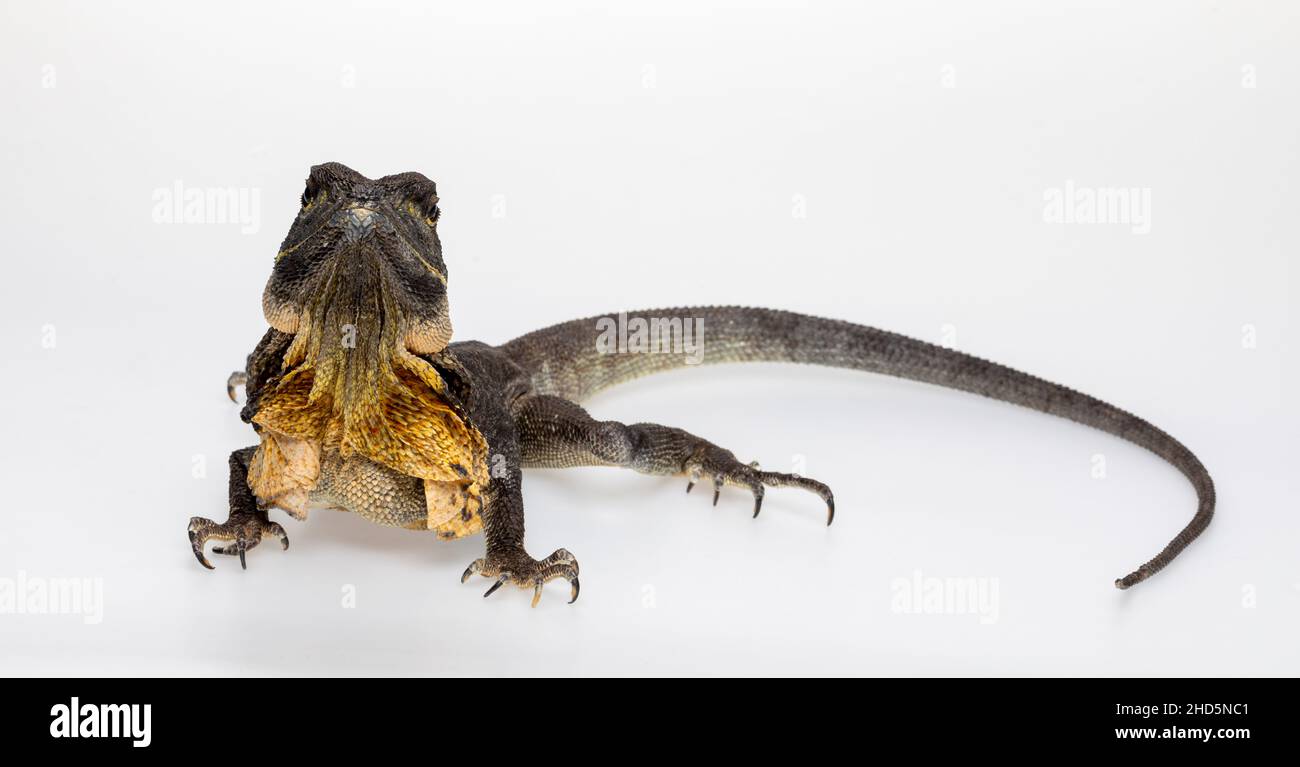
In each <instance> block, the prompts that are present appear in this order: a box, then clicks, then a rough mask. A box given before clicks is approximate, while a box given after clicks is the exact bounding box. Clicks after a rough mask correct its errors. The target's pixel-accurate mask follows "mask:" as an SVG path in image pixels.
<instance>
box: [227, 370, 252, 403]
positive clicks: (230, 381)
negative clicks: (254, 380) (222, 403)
mask: <svg viewBox="0 0 1300 767" xmlns="http://www.w3.org/2000/svg"><path fill="white" fill-rule="evenodd" d="M247 383H248V375H247V374H246V373H244V372H242V371H239V370H236V371H235V372H233V373H231V374H230V377H229V378H227V379H226V396H227V397H230V401H231V402H234V403H235V404H239V397H238V396H236V395H235V389H236V388H237V387H239V386H243V385H244V384H247Z"/></svg>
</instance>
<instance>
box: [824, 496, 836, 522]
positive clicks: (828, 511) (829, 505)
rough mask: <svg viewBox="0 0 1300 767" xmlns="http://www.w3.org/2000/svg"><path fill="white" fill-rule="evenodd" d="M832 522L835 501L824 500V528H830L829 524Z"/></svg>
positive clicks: (832, 499)
mask: <svg viewBox="0 0 1300 767" xmlns="http://www.w3.org/2000/svg"><path fill="white" fill-rule="evenodd" d="M834 521H835V499H834V498H827V499H826V526H827V527H830V526H831V523H832V522H834Z"/></svg>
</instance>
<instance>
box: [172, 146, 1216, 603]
mask: <svg viewBox="0 0 1300 767" xmlns="http://www.w3.org/2000/svg"><path fill="white" fill-rule="evenodd" d="M438 218H439V209H438V197H437V193H436V188H435V186H434V183H433V182H432V181H430V180H429V179H427V178H425V177H424V176H423V175H421V174H419V173H402V174H398V175H394V176H385V177H383V178H380V179H378V180H371V179H368V178H366V177H364V176H362V175H361V174H359V173H357V172H356V171H353V170H351V169H350V168H347V167H345V166H343V165H340V164H338V163H328V164H325V165H318V166H316V167H314V168H312V169H311V173H310V175H309V176H308V178H307V185H306V189H305V190H304V192H303V194H302V209H301V211H300V212H299V213H298V217H297V219H296V220H295V221H294V223H293V226H292V227H291V228H290V229H289V234H288V236H287V237H286V238H285V240H284V244H283V245H282V246H281V247H280V251H279V253H278V254H277V255H276V259H275V266H274V268H273V269H272V271H271V277H270V280H269V281H268V282H267V285H266V289H265V292H264V293H263V297H262V307H263V311H264V313H265V315H266V320H267V322H268V323H269V324H270V329H268V330H267V331H266V334H265V335H264V336H263V337H262V340H261V341H260V342H259V343H258V344H257V347H256V348H255V349H254V350H253V353H252V354H251V355H249V357H248V360H247V364H246V366H245V369H244V370H242V371H238V372H236V373H234V374H232V375H231V376H230V379H229V381H228V383H227V391H228V393H229V394H230V396H231V398H232V399H234V398H235V389H236V387H238V386H240V385H243V386H244V387H245V392H246V400H247V401H246V404H245V405H244V407H243V410H242V413H241V415H242V417H243V419H244V420H245V421H247V422H249V423H251V424H252V425H253V428H254V429H255V430H256V432H257V434H258V436H259V437H260V442H259V444H257V445H255V446H252V447H248V448H244V449H242V450H237V451H235V452H234V453H233V454H232V455H231V456H230V516H229V518H228V519H227V520H226V521H225V522H224V523H221V524H217V523H216V522H213V521H212V520H210V519H205V518H202V517H195V518H193V519H191V520H190V524H189V538H190V542H191V544H192V546H193V550H194V556H195V557H197V558H198V560H199V562H200V563H201V564H202V565H203V566H204V567H208V568H211V567H212V565H211V564H209V562H208V560H207V558H206V557H205V556H204V545H205V544H206V543H207V542H208V541H210V540H212V541H218V542H221V543H222V544H224V545H220V546H214V547H213V549H212V551H213V552H214V553H221V554H233V555H237V556H238V557H239V559H240V563H241V564H244V565H245V566H247V565H246V560H245V554H246V553H247V551H248V550H249V549H251V548H253V547H254V546H256V545H257V544H258V543H259V542H260V541H261V540H262V539H263V538H264V537H266V536H271V537H274V538H276V539H278V540H279V542H280V545H281V546H282V547H283V548H286V549H287V548H288V546H289V540H288V537H287V536H286V534H285V531H284V528H283V527H281V526H280V525H279V524H277V523H275V522H272V521H271V520H270V519H269V517H268V509H270V508H272V507H278V508H280V509H282V510H284V511H285V512H287V513H288V514H289V515H290V516H292V517H294V518H295V519H299V520H302V519H305V518H306V516H307V511H308V509H309V508H311V507H325V508H338V509H343V510H346V511H352V512H355V513H357V514H360V515H361V516H363V517H365V518H367V519H369V520H371V521H373V522H377V523H379V524H383V525H391V526H396V527H405V528H408V529H412V530H429V531H433V532H434V534H435V535H437V536H438V537H441V538H457V537H460V536H464V535H469V534H472V533H476V532H479V531H482V532H483V533H484V536H485V538H486V544H487V545H486V551H485V553H484V556H483V557H481V558H479V559H477V560H475V561H474V562H473V563H471V564H470V565H469V567H468V568H467V569H466V570H465V573H464V575H463V576H462V578H461V580H462V582H464V581H467V580H469V578H470V577H472V576H473V575H475V574H478V575H481V576H485V577H487V578H491V579H493V580H494V583H493V584H492V586H491V588H490V589H488V592H487V594H491V593H493V592H495V591H496V590H497V589H498V588H500V587H501V586H502V585H504V584H507V583H509V584H513V585H515V586H518V587H521V588H524V589H531V590H532V591H533V604H534V605H536V604H537V601H538V599H539V598H540V597H541V593H542V586H543V584H545V583H546V582H547V581H550V580H552V579H556V578H563V579H565V580H567V581H568V582H569V584H570V591H571V595H572V599H577V597H578V560H577V559H576V558H574V556H573V555H572V554H570V553H569V552H568V551H566V550H564V549H559V550H557V551H555V552H553V553H551V554H550V555H549V556H547V557H544V558H542V559H534V558H533V557H532V556H531V555H530V554H529V553H528V551H527V550H526V549H525V548H524V501H523V495H522V492H521V490H522V486H521V472H520V469H521V468H527V467H552V468H560V467H571V466H623V467H626V468H629V469H634V470H636V471H639V472H641V473H643V474H652V475H659V476H685V477H686V478H687V479H688V484H687V486H686V489H687V491H688V492H689V490H690V489H691V487H693V486H694V485H695V483H696V482H697V481H699V480H700V479H701V478H705V479H708V480H711V481H712V483H713V502H714V503H715V504H716V503H717V500H718V494H719V492H720V490H721V488H723V487H724V486H728V485H731V486H736V487H740V488H744V489H747V490H749V491H750V492H751V493H752V494H753V497H754V516H755V517H757V516H758V513H759V510H760V509H761V508H762V504H763V494H764V492H765V489H766V488H769V487H797V488H802V489H804V490H807V491H809V492H811V493H813V494H815V495H817V496H818V497H819V498H821V500H822V501H824V502H825V504H826V511H827V514H826V523H827V524H830V523H831V521H832V520H833V519H834V516H835V500H834V497H833V496H832V495H831V490H830V488H829V487H827V486H826V485H824V484H822V483H821V482H818V481H816V480H813V479H809V478H807V477H802V476H799V475H797V474H784V473H779V472H771V471H762V470H760V469H759V467H758V465H757V464H753V463H742V462H740V461H738V460H737V459H736V456H735V455H734V454H732V452H731V451H729V450H726V449H724V448H721V447H719V446H717V445H715V444H713V443H712V442H709V441H707V440H705V439H702V438H700V437H697V436H695V435H694V434H691V433H689V432H687V431H684V430H682V429H678V428H675V427H672V426H661V425H659V424H653V423H634V424H623V423H618V422H616V421H598V420H596V419H594V418H592V417H591V416H590V415H588V414H587V411H585V410H583V408H582V407H581V406H580V405H579V404H578V403H579V402H581V401H582V400H583V399H585V398H586V397H589V396H590V395H592V394H594V393H595V392H598V391H600V390H602V389H604V388H606V387H608V386H612V385H614V384H617V383H620V382H622V381H627V380H629V379H632V378H637V377H639V376H643V375H646V374H649V373H654V372H657V371H661V370H667V369H670V368H677V367H681V366H684V365H688V364H690V363H692V362H695V361H699V362H703V363H718V362H747V361H781V362H799V363H808V364H813V365H826V366H832V367H842V368H852V369H855V370H864V371H867V372H872V373H883V374H886V375H891V376H898V377H900V378H906V379H911V380H914V381H922V382H925V383H930V384H937V385H939V386H945V387H949V388H952V389H960V390H963V391H968V392H974V393H976V394H981V395H984V396H986V397H991V398H993V399H997V400H1002V401H1005V402H1011V403H1014V404H1017V405H1023V406H1025V407H1028V408H1033V409H1035V410H1041V411H1043V412H1046V413H1051V414H1052V415H1057V416H1060V417H1062V418H1068V419H1070V420H1072V421H1077V422H1079V423H1083V424H1087V425H1089V426H1092V427H1095V428H1097V429H1100V430H1102V431H1105V432H1108V433H1110V434H1113V435H1116V436H1118V437H1122V438H1124V439H1126V440H1129V441H1130V442H1133V443H1135V444H1137V445H1140V446H1142V447H1144V448H1147V449H1148V450H1150V451H1152V452H1154V453H1155V454H1156V455H1158V456H1160V457H1162V458H1164V459H1165V460H1166V461H1168V462H1169V463H1171V464H1173V465H1174V467H1175V468H1177V469H1178V470H1179V471H1181V472H1182V473H1183V474H1184V475H1185V476H1186V477H1187V478H1188V479H1189V480H1190V481H1191V483H1192V486H1193V487H1194V488H1195V490H1196V495H1197V499H1198V505H1197V510H1196V514H1195V516H1193V517H1192V520H1191V522H1190V523H1189V524H1188V525H1187V527H1185V528H1184V529H1183V530H1182V531H1181V532H1180V533H1178V535H1177V536H1176V537H1175V538H1174V539H1173V540H1172V541H1171V542H1170V543H1169V544H1168V545H1167V546H1165V548H1164V550H1163V551H1161V552H1160V553H1159V554H1157V555H1156V556H1155V557H1154V558H1153V559H1152V560H1151V561H1149V562H1147V563H1146V564H1144V565H1142V566H1141V567H1139V568H1138V569H1137V570H1135V571H1133V572H1132V573H1130V574H1128V575H1126V576H1124V577H1123V578H1120V579H1118V580H1116V581H1115V585H1116V586H1118V587H1119V588H1121V589H1125V588H1128V587H1130V586H1132V585H1134V584H1136V583H1139V582H1141V581H1143V580H1145V579H1147V578H1148V577H1150V576H1151V575H1153V574H1154V573H1156V572H1158V571H1160V570H1161V569H1162V568H1163V567H1164V566H1165V565H1167V564H1169V562H1170V561H1171V560H1172V559H1173V558H1174V557H1175V556H1177V555H1178V553H1179V552H1181V551H1182V550H1183V549H1184V548H1185V547H1186V546H1187V545H1188V544H1189V543H1191V542H1192V540H1193V539H1195V538H1196V537H1197V536H1198V535H1200V533H1201V532H1202V531H1203V530H1204V529H1205V528H1206V526H1207V525H1209V523H1210V518H1211V517H1212V515H1213V513H1214V483H1213V482H1212V481H1211V479H1210V475H1209V473H1208V472H1207V471H1206V470H1205V467H1204V466H1202V465H1201V462H1200V461H1199V460H1197V458H1196V456H1195V455H1193V454H1192V452H1191V451H1190V450H1188V449H1187V448H1186V447H1184V446H1183V445H1182V444H1181V443H1179V442H1178V441H1177V440H1175V439H1174V438H1173V437H1171V436H1169V435H1168V434H1166V433H1165V432H1163V431H1161V430H1160V429H1157V428H1156V427H1154V426H1152V425H1151V424H1149V423H1147V422H1146V421H1144V420H1142V419H1141V418H1138V417H1137V416H1134V415H1131V414H1129V413H1127V412H1125V411H1123V410H1120V409H1118V408H1116V407H1114V406H1112V405H1109V404H1107V403H1105V402H1102V401H1100V400H1098V399H1094V398H1093V397H1090V396H1088V395H1086V394H1081V393H1079V392H1077V391H1074V390H1072V389H1068V388H1065V387H1063V386H1059V385H1057V384H1054V383H1049V382H1048V381H1044V380H1042V379H1040V378H1036V377H1034V376H1032V375H1028V374H1026V373H1021V372H1019V371H1016V370H1012V369H1011V368H1008V367H1004V366H1002V365H998V364H996V363H993V362H987V361H985V360H982V359H979V358H977V357H973V356H971V355H968V354H964V353H961V352H958V351H954V350H951V349H948V348H944V347H941V346H936V345H933V344H929V343H925V342H922V341H917V340H914V339H911V338H907V337H905V336H901V335H898V334H895V333H891V332H887V331H884V330H877V329H875V328H870V327H865V326H862V325H856V324H853V323H849V322H843V321H840V320H831V319H822V318H819V317H810V316H806V315H802V314H794V313H791V312H785V311H775V310H769V309H748V308H740V307H689V308H674V309H658V310H653V311H646V312H628V313H621V314H620V315H619V319H618V320H617V322H615V321H614V320H613V319H612V318H610V317H593V318H589V319H582V320H574V321H572V322H565V323H562V324H559V325H555V326H553V327H549V328H545V329H543V330H538V331H536V332H533V333H529V334H527V335H525V336H521V337H519V338H516V339H515V340H513V341H510V342H509V343H506V344H503V345H501V346H489V345H487V344H484V343H479V342H477V341H464V342H458V343H451V342H450V341H451V322H450V319H449V315H448V304H447V268H446V265H445V264H444V263H443V258H442V245H441V243H440V242H439V239H438V231H437V227H438ZM628 318H631V319H628ZM615 325H618V327H617V328H615ZM629 326H635V327H629ZM629 339H630V342H629ZM485 596H486V595H485ZM570 601H572V600H570Z"/></svg>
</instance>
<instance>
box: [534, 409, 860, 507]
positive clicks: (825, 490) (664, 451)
mask: <svg viewBox="0 0 1300 767" xmlns="http://www.w3.org/2000/svg"><path fill="white" fill-rule="evenodd" d="M514 418H515V429H516V431H517V432H518V434H519V440H520V447H521V449H522V453H523V456H522V457H523V465H524V466H535V467H546V468H567V467H571V466H623V467H626V468H629V469H633V470H635V471H638V472H641V473H642V474H652V475H657V476H685V477H687V485H686V492H688V493H689V492H690V491H691V489H692V488H693V487H694V486H695V483H696V482H698V481H699V480H700V479H702V478H708V479H711V480H712V481H713V503H714V504H715V505H716V504H717V502H718V496H719V495H720V493H721V491H722V488H723V487H724V486H727V485H733V486H737V487H743V488H746V489H748V490H749V491H750V492H751V493H753V495H754V516H755V517H757V516H758V513H759V511H760V510H761V509H762V507H763V495H764V489H765V488H768V487H798V488H801V489H804V490H807V491H809V492H811V493H813V494H815V495H817V496H818V497H819V498H821V499H822V500H823V501H825V502H826V524H828V525H829V524H830V523H831V522H832V521H834V519H835V497H834V496H833V495H832V494H831V489H830V488H829V487H827V486H826V485H824V484H822V483H821V482H818V481H816V480H813V479H808V478H806V477H801V476H799V475H797V474H782V473H779V472H772V471H761V470H760V469H759V468H758V466H757V464H753V463H742V462H740V461H739V460H737V459H736V456H735V454H733V453H732V452H731V451H730V450H726V449H724V448H721V447H718V446H717V445H715V444H713V443H712V442H709V441H708V440H705V439H701V438H700V437H697V436H695V435H694V434H691V433H690V432H687V431H683V430H682V429H677V428H673V427H671V426H660V425H659V424H653V423H634V424H630V425H629V424H622V423H619V422H617V421H597V420H595V419H593V418H592V417H591V416H590V415H588V414H587V411H586V410H583V409H582V407H580V406H579V405H577V404H575V403H573V402H570V401H568V400H566V399H563V398H561V397H553V396H549V395H534V396H530V397H526V398H524V399H522V400H520V401H519V403H518V404H516V406H515V409H514Z"/></svg>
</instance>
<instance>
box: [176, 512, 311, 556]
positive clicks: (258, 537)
mask: <svg viewBox="0 0 1300 767" xmlns="http://www.w3.org/2000/svg"><path fill="white" fill-rule="evenodd" d="M189 533H190V545H191V546H193V547H194V557H195V558H196V559H198V560H199V564H201V565H203V566H204V567H206V568H208V569H209V570H212V569H214V568H213V567H212V564H211V563H210V562H208V559H207V557H205V556H203V547H204V545H205V544H206V543H207V542H208V541H209V540H214V541H225V542H228V543H229V544H230V545H229V546H213V547H212V553H213V554H230V555H235V554H238V555H239V564H240V566H241V567H243V568H244V569H245V570H247V569H248V562H247V561H246V560H245V559H244V555H245V554H246V553H247V552H248V550H249V549H251V548H253V547H254V546H256V545H257V544H259V543H261V542H262V537H263V536H266V535H270V536H272V537H275V538H278V539H279V540H280V548H281V549H288V548H289V536H288V535H286V534H285V532H284V528H283V527H280V525H279V524H278V523H276V522H272V521H271V520H270V519H268V518H267V516H266V512H265V511H258V512H256V513H254V514H239V513H235V514H231V515H230V519H227V520H226V521H225V522H224V523H221V524H217V523H216V522H213V521H212V520H210V519H205V518H204V517H193V518H191V519H190V527H189Z"/></svg>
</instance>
